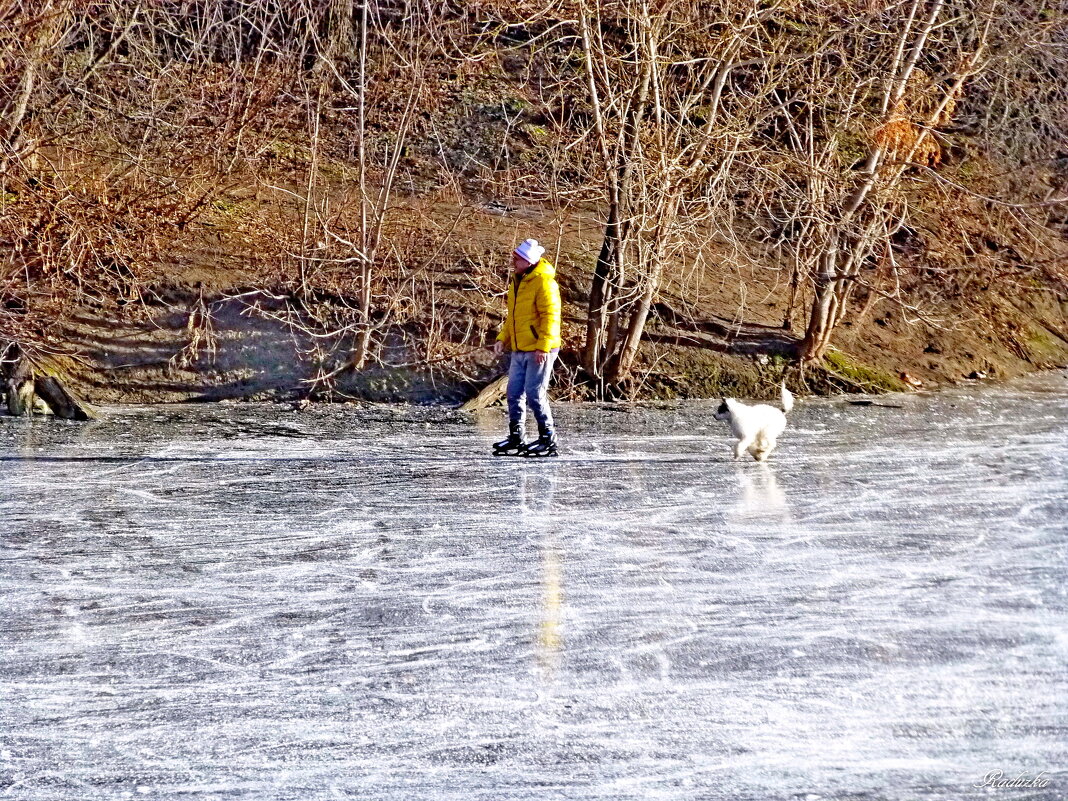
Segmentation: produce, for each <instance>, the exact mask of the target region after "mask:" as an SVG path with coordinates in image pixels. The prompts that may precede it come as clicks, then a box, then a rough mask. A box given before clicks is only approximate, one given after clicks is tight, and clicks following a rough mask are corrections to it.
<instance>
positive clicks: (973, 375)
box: [964, 370, 986, 381]
mask: <svg viewBox="0 0 1068 801" xmlns="http://www.w3.org/2000/svg"><path fill="white" fill-rule="evenodd" d="M964 377H965V378H970V379H972V380H974V381H980V380H982V379H984V378H986V371H985V370H972V371H971V372H970V373H968V375H966V376H964Z"/></svg>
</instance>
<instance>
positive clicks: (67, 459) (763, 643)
mask: <svg viewBox="0 0 1068 801" xmlns="http://www.w3.org/2000/svg"><path fill="white" fill-rule="evenodd" d="M875 402H876V403H877V404H887V405H889V404H896V405H899V406H901V407H902V408H888V407H887V405H872V406H856V405H851V404H849V403H848V402H847V401H845V400H841V399H839V400H812V401H803V402H802V403H801V404H800V405H799V406H798V408H797V409H796V410H795V412H794V414H793V415H791V427H790V428H789V429H788V431H787V434H786V436H785V437H784V439H783V441H782V443H781V447H780V449H779V450H778V451H777V452H776V453H775V455H774V456H773V457H772V461H771V463H770V464H769V465H766V466H762V465H757V464H755V463H753V462H751V461H746V462H739V463H735V462H733V461H731V460H730V459H729V455H730V452H729V447H730V442H729V439H728V437H727V432H726V427H725V426H724V425H723V424H721V423H717V422H716V421H715V420H713V419H712V416H711V413H712V411H713V410H714V408H715V405H714V404H706V403H691V404H680V405H667V406H664V407H663V408H629V409H627V408H623V409H611V408H602V407H593V408H589V407H587V408H577V407H570V408H568V407H558V417H559V420H560V432H561V440H562V444H563V456H562V457H561V458H559V459H555V460H552V459H549V460H541V461H537V462H531V461H528V460H521V459H494V458H492V457H490V456H488V455H486V454H487V452H488V449H489V443H490V442H491V441H492V440H493V439H496V438H499V437H500V435H501V433H502V429H503V418H502V412H501V411H500V410H492V411H491V412H489V413H486V414H485V415H484V416H480V417H479V418H477V419H474V418H470V417H466V416H463V415H460V414H459V413H452V412H445V411H441V410H422V409H394V408H374V409H356V408H351V407H329V408H323V407H314V408H313V409H311V410H310V411H308V412H303V413H300V412H293V411H290V410H288V409H287V408H286V407H276V406H267V405H256V406H243V405H234V406H183V407H167V408H164V409H160V408H116V409H109V410H106V414H105V415H104V419H103V420H101V421H99V422H95V423H88V424H68V423H64V422H62V421H54V422H49V421H41V420H34V421H27V420H22V419H13V418H3V419H2V420H0V520H2V536H3V539H2V549H0V592H2V594H3V595H2V597H3V602H2V606H0V610H2V613H0V614H2V617H0V798H17V799H32V800H33V801H38V800H39V801H92V800H94V799H118V798H151V799H196V800H197V801H206V800H207V799H237V798H240V799H255V800H256V801H272V800H274V799H294V801H310V800H311V799H398V800H399V799H435V801H437V800H439V799H484V800H485V801H490V800H493V801H497V800H499V799H730V801H744V799H753V800H754V801H756V800H757V799H759V800H760V801H773V800H775V801H777V800H778V799H808V800H809V801H815V799H840V800H844V799H902V801H904V800H905V799H910V800H911V799H944V800H945V801H960V800H961V799H971V798H986V799H990V798H997V799H1012V801H1022V799H1053V798H1064V797H1066V796H1068V770H1066V769H1068V759H1066V756H1068V614H1066V610H1068V595H1066V592H1068V589H1066V586H1068V585H1066V578H1068V558H1066V557H1068V523H1066V519H1068V447H1066V446H1068V374H1064V373H1055V374H1051V375H1046V376H1042V377H1036V378H1031V379H1028V380H1025V381H1022V382H1016V383H1013V384H1009V385H986V386H982V387H976V386H967V387H960V388H956V389H953V390H950V391H946V392H944V393H940V394H936V395H929V396H918V395H913V396H891V397H889V398H878V399H875ZM994 770H1001V771H1003V772H1004V776H1005V778H1013V777H1015V776H1017V775H1019V774H1021V773H1026V774H1028V775H1029V776H1034V775H1035V774H1038V773H1040V772H1041V771H1045V774H1046V779H1048V781H1049V785H1048V786H1046V787H1044V788H1037V789H1035V788H1032V789H1007V788H1006V789H997V790H992V789H990V788H976V787H974V785H976V784H981V783H982V781H983V778H984V777H985V776H986V774H988V773H989V772H990V771H994Z"/></svg>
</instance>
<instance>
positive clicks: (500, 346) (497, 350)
mask: <svg viewBox="0 0 1068 801" xmlns="http://www.w3.org/2000/svg"><path fill="white" fill-rule="evenodd" d="M502 353H504V343H503V342H501V341H500V340H499V339H498V340H497V341H496V342H494V343H493V354H494V355H495V356H500V355H501V354H502Z"/></svg>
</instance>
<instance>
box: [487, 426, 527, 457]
mask: <svg viewBox="0 0 1068 801" xmlns="http://www.w3.org/2000/svg"><path fill="white" fill-rule="evenodd" d="M525 451H526V445H524V444H523V433H522V427H521V426H520V425H519V424H518V423H509V424H508V438H507V439H502V440H501V441H500V442H494V443H493V455H494V456H523V455H524V454H525Z"/></svg>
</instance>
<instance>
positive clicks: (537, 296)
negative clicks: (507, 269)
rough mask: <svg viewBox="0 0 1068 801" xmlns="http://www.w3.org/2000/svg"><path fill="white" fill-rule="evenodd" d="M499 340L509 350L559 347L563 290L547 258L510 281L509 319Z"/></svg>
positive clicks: (505, 322) (544, 349)
mask: <svg viewBox="0 0 1068 801" xmlns="http://www.w3.org/2000/svg"><path fill="white" fill-rule="evenodd" d="M497 339H498V340H500V341H501V342H503V343H504V344H505V346H506V347H507V348H509V349H510V350H543V351H545V352H546V353H548V352H549V351H550V350H552V349H553V348H558V347H560V287H559V285H558V284H557V283H556V269H555V268H554V267H553V266H552V264H550V263H549V262H548V261H546V260H545V259H542V260H541V261H539V262H538V263H537V264H536V265H534V267H533V268H532V269H530V270H527V272H525V273H523V274H522V276H513V277H512V280H511V281H509V282H508V316H507V317H505V319H504V327H503V328H501V333H499V334H498V335H497Z"/></svg>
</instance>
